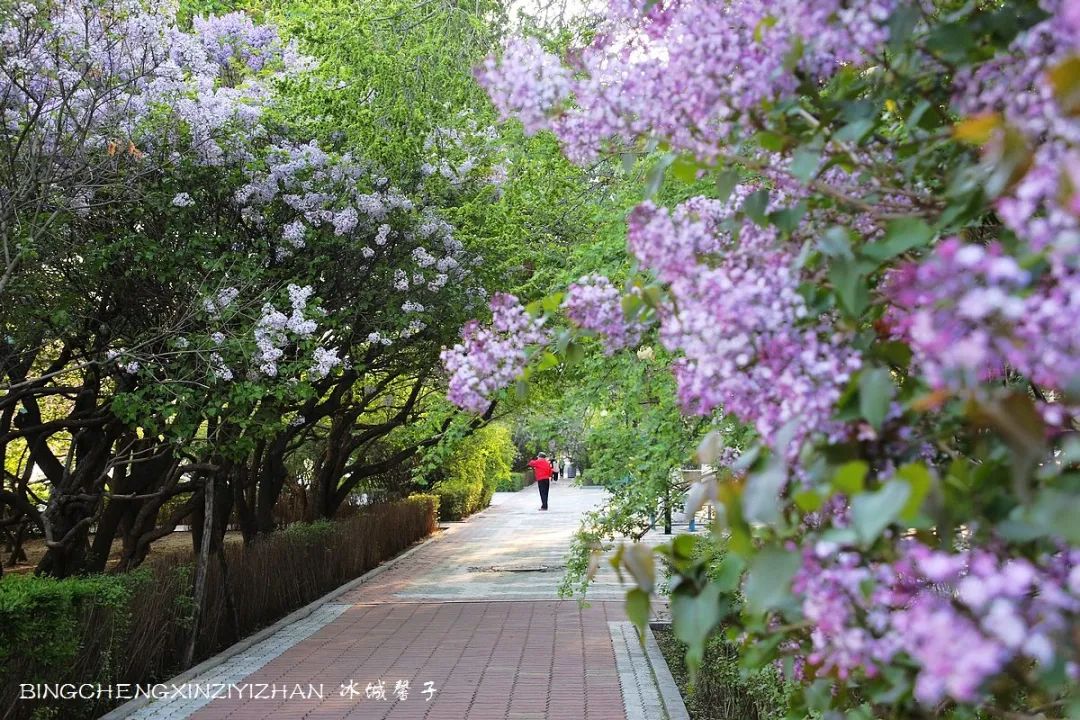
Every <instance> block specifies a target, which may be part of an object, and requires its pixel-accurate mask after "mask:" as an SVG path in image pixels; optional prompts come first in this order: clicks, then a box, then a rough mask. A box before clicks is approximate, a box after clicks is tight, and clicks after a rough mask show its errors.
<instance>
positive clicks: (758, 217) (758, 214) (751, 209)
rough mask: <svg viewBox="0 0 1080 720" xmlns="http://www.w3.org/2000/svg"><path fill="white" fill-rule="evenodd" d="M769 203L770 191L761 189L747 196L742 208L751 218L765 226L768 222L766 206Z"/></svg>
mask: <svg viewBox="0 0 1080 720" xmlns="http://www.w3.org/2000/svg"><path fill="white" fill-rule="evenodd" d="M768 205H769V191H768V190H765V189H761V190H756V191H755V192H753V193H751V195H750V196H749V197H748V198H746V201H745V202H744V203H743V207H742V210H743V212H744V213H746V215H747V216H748V217H749V218H750V219H751V220H753V221H754V222H756V223H757V224H758V225H761V226H764V225H765V224H766V217H765V208H766V207H768Z"/></svg>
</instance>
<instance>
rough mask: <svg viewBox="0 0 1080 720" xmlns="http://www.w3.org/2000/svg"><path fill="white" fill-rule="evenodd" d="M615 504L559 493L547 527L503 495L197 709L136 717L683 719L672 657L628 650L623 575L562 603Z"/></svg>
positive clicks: (277, 638) (225, 672)
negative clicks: (590, 525) (591, 521)
mask: <svg viewBox="0 0 1080 720" xmlns="http://www.w3.org/2000/svg"><path fill="white" fill-rule="evenodd" d="M603 500H604V492H603V491H601V490H599V489H595V488H575V487H571V486H568V485H564V484H563V483H558V484H553V487H552V493H551V503H550V505H551V510H550V511H548V512H539V511H538V507H539V498H538V496H537V493H536V491H535V489H533V488H527V489H525V490H523V491H521V492H519V493H498V494H496V498H495V501H494V502H493V506H492V507H491V508H489V509H488V510H486V511H484V512H483V513H481V514H479V515H477V516H474V517H473V518H470V519H469V520H468V521H467V522H465V523H458V524H453V525H451V527H450V528H449V529H447V530H445V531H443V532H442V533H441V534H440V535H439V536H437V537H436V538H435V539H434V540H433V541H431V542H429V543H427V544H426V545H424V546H422V547H420V548H419V549H418V550H417V551H416V552H414V553H413V554H412V555H411V556H410V557H409V558H407V559H405V560H404V561H402V562H400V563H397V564H395V565H394V566H392V567H390V568H389V569H387V570H386V571H385V572H382V573H381V574H379V575H378V576H377V577H375V578H373V579H372V580H370V581H369V582H366V583H363V584H361V585H359V586H357V587H356V588H354V589H352V590H350V591H348V592H346V593H344V594H342V595H339V596H338V597H335V598H333V600H332V601H330V602H328V603H326V604H324V605H322V606H321V607H320V608H318V609H317V610H316V611H315V612H313V613H312V614H311V615H309V616H308V617H306V618H304V619H303V620H300V621H298V622H295V623H292V624H291V625H289V626H287V627H286V628H284V629H282V630H280V631H278V632H276V633H274V634H273V635H271V636H270V637H268V638H266V639H265V640H263V641H262V642H259V643H257V644H255V645H253V646H252V647H250V648H248V649H247V650H245V651H244V652H241V653H239V654H237V655H234V656H233V657H231V658H229V659H228V660H227V661H225V662H224V663H222V664H220V665H218V666H216V667H214V668H212V669H211V670H209V671H208V672H207V673H206V674H204V675H201V676H199V677H197V678H196V679H194V680H193V681H192V683H191V686H189V687H194V690H193V691H192V692H190V693H188V695H189V696H188V697H178V698H172V699H169V700H159V701H155V702H153V703H151V704H150V705H147V706H145V707H143V708H142V709H140V710H138V711H136V712H135V713H133V714H131V715H129V717H131V718H141V719H146V720H181V719H186V718H192V719H193V720H225V719H229V720H248V719H250V720H256V719H260V718H281V719H282V720H288V719H296V720H301V719H304V720H331V719H335V720H341V719H344V718H356V719H363V720H368V719H370V720H376V719H386V720H396V719H401V720H405V719H408V718H412V719H417V720H419V719H421V718H423V719H427V720H444V719H445V720H458V719H459V718H467V719H468V720H486V719H491V720H502V719H504V718H506V719H511V720H541V719H547V718H553V719H557V720H653V719H654V718H655V719H656V720H666V719H667V718H671V720H677V719H678V718H683V717H685V710H683V709H682V708H681V701H680V702H677V703H676V704H675V705H676V706H672V702H671V701H670V699H669V700H668V702H667V706H669V707H665V703H664V701H663V699H662V697H661V696H662V695H663V692H662V690H661V688H662V689H664V690H667V691H668V693H669V694H670V692H671V690H672V687H671V686H670V682H669V681H670V676H669V675H668V674H667V669H666V666H663V667H660V668H658V667H656V666H657V665H662V664H663V663H662V660H659V662H658V658H659V655H658V653H652V654H650V653H649V652H648V650H649V648H648V647H647V648H644V649H643V648H641V647H640V645H639V644H638V643H637V642H636V638H633V639H634V640H635V641H634V642H631V641H629V640H628V638H632V637H633V636H632V630H631V629H630V628H629V625H628V623H627V622H626V618H625V615H624V613H623V609H622V597H623V594H624V592H625V589H624V588H622V587H621V586H619V584H618V583H617V582H616V580H615V578H614V573H613V572H612V571H611V570H610V569H609V568H605V569H604V570H602V571H601V573H600V574H599V575H598V578H597V581H596V582H595V583H594V585H593V586H592V588H591V589H590V591H589V594H588V599H589V601H590V602H589V606H588V607H585V608H583V607H581V606H580V604H579V603H578V602H577V601H574V600H559V599H558V586H559V583H560V581H561V580H562V577H563V572H564V568H563V565H564V563H565V559H566V552H567V550H568V549H569V546H570V541H571V538H572V535H573V533H574V531H575V530H576V529H577V528H578V525H579V523H580V520H581V516H582V514H583V513H585V512H586V511H588V510H590V509H593V508H595V507H597V506H598V505H600V504H601V503H602V502H603ZM658 540H659V538H658ZM650 657H651V658H652V660H651V664H650V660H649V658H650ZM380 683H382V685H380ZM405 683H407V688H406V685H405ZM211 688H212V690H211ZM380 689H381V691H382V692H380ZM225 692H231V693H232V694H233V695H234V697H232V698H229V697H223V694H224V693H225ZM382 694H385V699H383V698H382V697H381V696H382ZM210 695H213V696H214V697H209V696H210Z"/></svg>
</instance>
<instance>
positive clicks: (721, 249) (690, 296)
mask: <svg viewBox="0 0 1080 720" xmlns="http://www.w3.org/2000/svg"><path fill="white" fill-rule="evenodd" d="M724 213H725V209H724V206H723V205H721V204H720V203H716V202H715V201H708V200H704V199H694V200H691V201H688V202H687V203H685V204H683V205H681V206H680V207H679V208H678V209H677V210H676V211H675V212H674V213H669V212H668V211H666V210H662V209H657V208H655V207H653V206H652V205H650V204H648V203H646V204H643V205H641V206H639V207H638V208H636V209H635V210H634V211H633V212H632V213H631V216H630V221H629V225H630V228H629V235H628V240H629V244H630V248H631V250H632V251H633V252H634V254H635V255H637V257H638V259H639V260H640V261H641V262H642V263H643V264H644V265H646V266H649V267H651V268H652V269H653V270H654V271H655V272H656V273H657V275H658V277H660V279H662V280H665V281H667V282H668V283H669V286H670V295H671V299H672V301H673V302H672V303H671V304H670V306H667V307H665V308H661V311H660V313H659V315H660V338H661V340H662V342H663V343H664V346H665V347H667V348H668V349H669V350H672V351H676V352H678V353H680V355H681V357H680V359H679V360H678V361H677V362H676V364H675V375H676V378H677V379H678V384H679V399H680V402H681V404H682V406H683V408H684V409H686V410H688V411H690V412H694V413H700V414H708V413H711V412H712V411H713V410H714V409H717V408H722V409H723V410H724V412H727V413H731V414H733V415H735V416H736V417H738V418H739V419H741V420H743V421H744V422H748V423H752V424H753V425H754V426H755V427H756V429H757V431H758V432H759V433H760V435H761V436H762V438H763V439H764V440H765V441H766V442H771V441H772V440H773V439H774V436H775V434H776V433H777V431H779V430H780V429H781V428H782V427H784V426H785V425H787V424H788V423H790V422H795V423H796V424H797V430H796V433H795V440H794V443H793V447H792V448H786V450H788V451H793V450H795V449H797V446H798V445H799V444H800V443H801V440H802V439H803V438H804V437H805V436H806V434H808V433H809V432H812V431H815V430H822V429H827V428H828V427H829V425H830V423H829V419H830V417H831V416H832V413H833V408H834V406H835V403H836V402H837V400H839V398H840V394H841V393H842V391H843V389H844V387H845V385H846V384H847V382H848V380H849V379H850V377H851V375H852V374H853V373H854V372H855V371H857V370H858V369H859V367H860V364H861V360H860V357H859V354H858V353H857V352H856V351H854V350H852V349H851V348H850V346H849V343H848V342H847V338H845V337H844V336H843V335H842V334H840V333H838V332H837V331H835V330H833V329H832V328H831V327H830V326H829V324H828V322H827V321H826V320H824V319H820V318H819V319H814V318H810V317H809V316H808V315H809V314H808V311H807V307H806V302H805V300H804V299H803V298H802V296H801V295H800V294H799V292H798V287H799V284H800V282H801V281H802V280H801V278H800V276H799V273H798V271H797V270H796V269H795V257H794V254H793V252H792V250H791V249H789V248H786V247H784V246H782V245H781V244H780V243H779V242H778V238H777V235H776V231H775V229H773V228H761V227H758V226H756V225H753V224H750V223H744V224H743V225H742V226H741V227H740V228H739V230H738V239H737V240H736V239H734V238H733V236H732V235H731V234H730V233H728V232H721V231H720V230H719V222H720V220H721V219H723V217H724ZM706 260H708V262H706Z"/></svg>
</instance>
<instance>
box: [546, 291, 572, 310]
mask: <svg viewBox="0 0 1080 720" xmlns="http://www.w3.org/2000/svg"><path fill="white" fill-rule="evenodd" d="M564 297H566V293H564V292H557V293H552V294H551V295H548V296H547V297H545V298H544V299H543V300H542V301H541V305H542V307H543V308H544V311H545V312H549V313H553V312H556V311H557V310H558V309H559V307H560V306H561V305H562V301H563V298H564Z"/></svg>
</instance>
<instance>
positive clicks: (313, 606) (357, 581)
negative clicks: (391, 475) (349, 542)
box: [98, 525, 454, 720]
mask: <svg viewBox="0 0 1080 720" xmlns="http://www.w3.org/2000/svg"><path fill="white" fill-rule="evenodd" d="M453 529H454V526H453V525H451V526H450V527H443V526H442V525H440V526H439V530H440V532H437V533H432V534H431V535H429V536H428V537H426V538H424V539H423V540H421V541H420V542H418V543H415V544H413V546H412V547H410V548H408V549H407V550H404V551H403V552H401V553H399V554H397V555H395V556H394V557H392V558H390V559H389V560H387V561H385V562H384V563H382V564H381V565H378V566H376V567H374V568H372V569H371V570H368V571H367V572H366V573H364V574H363V575H361V576H360V577H358V578H354V579H353V580H350V581H349V582H347V583H345V584H344V585H340V586H338V587H337V588H335V589H333V590H331V591H330V592H328V593H327V594H325V595H323V596H322V597H320V598H318V599H317V600H314V601H312V602H310V603H308V604H307V605H305V606H304V607H302V608H300V609H299V610H294V611H293V612H291V613H289V614H288V615H286V616H285V617H283V618H281V619H280V620H278V621H277V622H276V623H274V624H273V625H269V626H267V627H265V628H263V629H262V630H259V631H258V632H256V633H254V634H252V635H248V636H247V637H246V638H244V639H242V640H240V641H239V642H236V643H234V644H233V645H230V646H229V647H227V648H225V649H224V650H222V651H221V652H220V653H218V654H217V655H214V656H212V657H209V658H207V659H206V660H203V661H202V662H201V663H199V664H198V665H195V666H193V667H190V668H188V669H187V670H185V671H184V672H182V673H180V674H179V675H177V676H175V677H173V678H171V679H169V680H166V681H165V682H164V684H165V685H177V686H179V685H183V684H185V683H189V682H191V681H192V680H194V679H195V678H197V677H198V676H200V675H204V674H206V673H207V672H209V671H210V670H212V669H214V668H216V667H217V666H218V665H221V664H222V663H224V662H226V661H227V660H229V659H231V658H233V657H234V656H236V655H239V654H240V653H242V652H244V651H245V650H248V649H249V648H251V647H253V646H254V645H257V644H258V643H260V642H262V641H263V640H266V639H267V638H268V637H271V636H272V635H274V634H276V633H278V632H280V631H281V630H283V629H284V628H286V627H288V626H289V625H292V624H293V623H296V622H299V621H300V620H303V619H304V618H306V617H308V616H309V615H311V614H312V613H313V612H315V611H316V610H318V609H319V608H320V607H322V606H323V605H326V604H327V603H329V602H331V601H332V600H334V599H335V598H338V597H340V596H341V595H344V594H345V593H347V592H349V591H350V590H354V589H356V588H357V587H359V586H361V585H363V584H364V583H366V582H368V581H370V580H372V579H373V578H375V577H378V576H379V575H381V574H382V573H383V572H385V571H387V570H389V569H390V568H392V567H394V566H395V565H397V564H398V563H399V562H401V561H402V560H404V559H405V558H407V557H409V556H410V555H412V554H413V553H415V552H417V551H418V550H419V549H420V548H422V547H424V546H426V545H428V544H429V543H433V542H436V541H437V540H440V539H441V538H443V537H445V536H446V535H447V534H452V532H453ZM151 701H152V698H148V697H138V698H135V699H133V700H128V701H127V702H126V703H124V704H123V705H121V706H119V707H117V708H113V709H112V710H110V711H109V712H107V713H106V714H104V715H102V716H101V717H100V718H98V720H121V718H126V717H128V716H129V715H131V714H132V713H134V712H136V711H137V710H141V709H142V708H144V707H146V706H147V705H149V704H150V702H151Z"/></svg>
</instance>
